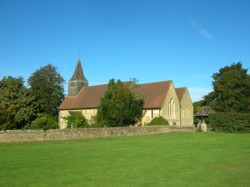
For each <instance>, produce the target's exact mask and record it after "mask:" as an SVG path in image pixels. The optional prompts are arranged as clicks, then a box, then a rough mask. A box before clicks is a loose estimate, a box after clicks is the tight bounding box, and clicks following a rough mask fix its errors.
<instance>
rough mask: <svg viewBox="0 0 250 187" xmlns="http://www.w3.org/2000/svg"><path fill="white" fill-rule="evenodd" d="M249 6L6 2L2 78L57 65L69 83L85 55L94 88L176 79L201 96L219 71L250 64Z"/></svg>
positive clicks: (104, 0) (120, 0) (140, 0)
mask: <svg viewBox="0 0 250 187" xmlns="http://www.w3.org/2000/svg"><path fill="white" fill-rule="evenodd" d="M249 10H250V1H249V0H189V1H186V0H171V1H170V0H79V1H77V0H0V67H1V68H0V79H2V78H3V77H4V76H14V77H17V76H22V77H24V79H25V80H26V79H27V78H28V77H29V76H30V75H31V74H32V73H33V72H34V71H35V70H37V69H39V68H40V67H43V66H45V65H47V64H49V63H51V64H52V65H54V66H56V67H57V68H58V72H59V73H60V74H61V75H62V76H63V77H64V79H65V81H66V82H65V85H67V82H68V80H69V79H70V77H71V76H72V74H73V71H74V68H75V65H76V63H77V60H78V58H79V57H80V58H81V61H82V65H83V68H84V74H85V76H86V78H87V79H88V81H89V83H90V85H97V84H105V83H108V81H109V80H110V79H111V78H115V79H121V80H122V81H127V80H130V78H136V79H137V80H138V83H148V82H158V81H164V80H173V82H174V85H175V87H184V86H187V87H188V89H189V92H190V95H191V97H192V100H193V101H197V100H200V99H201V98H202V97H203V96H204V95H205V94H207V93H208V92H210V91H211V90H212V84H211V82H212V78H211V76H212V74H213V73H215V72H218V70H219V68H222V67H224V66H226V65H231V64H232V63H234V62H239V61H241V62H242V63H243V67H244V68H249V67H250V11H249ZM248 72H249V71H248ZM65 88H66V87H65ZM65 92H67V90H65Z"/></svg>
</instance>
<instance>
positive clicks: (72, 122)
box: [64, 112, 89, 128]
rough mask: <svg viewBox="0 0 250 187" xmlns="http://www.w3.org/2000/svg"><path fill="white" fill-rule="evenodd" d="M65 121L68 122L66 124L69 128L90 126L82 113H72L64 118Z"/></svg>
mask: <svg viewBox="0 0 250 187" xmlns="http://www.w3.org/2000/svg"><path fill="white" fill-rule="evenodd" d="M64 119H65V120H66V121H67V122H66V123H67V127H68V128H71V127H73V128H80V127H88V126H89V124H88V121H87V119H86V118H85V116H84V115H83V114H82V113H81V112H73V113H70V115H68V116H67V117H64Z"/></svg>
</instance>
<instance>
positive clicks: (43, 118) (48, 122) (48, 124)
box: [26, 114, 59, 130]
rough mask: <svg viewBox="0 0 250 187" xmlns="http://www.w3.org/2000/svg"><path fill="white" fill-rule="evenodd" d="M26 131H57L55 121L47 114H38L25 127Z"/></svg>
mask: <svg viewBox="0 0 250 187" xmlns="http://www.w3.org/2000/svg"><path fill="white" fill-rule="evenodd" d="M26 128H28V129H43V130H48V129H58V128H59V126H58V123H57V119H56V118H55V117H54V116H51V115H49V114H39V115H38V117H37V118H36V119H35V120H34V121H32V122H31V124H30V125H27V126H26Z"/></svg>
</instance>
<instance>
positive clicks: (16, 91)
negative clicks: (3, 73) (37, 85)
mask: <svg viewBox="0 0 250 187" xmlns="http://www.w3.org/2000/svg"><path fill="white" fill-rule="evenodd" d="M35 113H36V107H35V106H34V98H33V97H32V94H31V92H30V91H29V90H28V89H27V88H26V87H25V86H24V84H23V78H21V77H18V78H13V77H11V76H9V77H4V78H3V79H2V80H1V81H0V129H20V128H23V127H24V125H25V124H27V123H30V122H31V121H32V120H33V119H34V117H35V116H36V114H35Z"/></svg>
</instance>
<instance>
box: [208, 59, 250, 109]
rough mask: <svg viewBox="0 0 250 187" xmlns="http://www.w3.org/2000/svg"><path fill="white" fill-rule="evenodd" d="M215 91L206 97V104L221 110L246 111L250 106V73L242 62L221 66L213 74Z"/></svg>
mask: <svg viewBox="0 0 250 187" xmlns="http://www.w3.org/2000/svg"><path fill="white" fill-rule="evenodd" d="M212 78H213V82H212V84H213V88H214V91H213V92H211V93H209V94H208V95H207V96H205V97H204V104H205V105H210V106H211V107H213V108H214V109H215V110H216V111H220V112H246V111H249V110H248V107H249V106H250V102H249V101H250V75H249V74H248V73H247V69H244V68H242V63H240V62H238V63H233V64H232V65H231V66H225V67H224V68H221V69H220V70H219V72H217V73H214V74H213V76H212Z"/></svg>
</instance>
